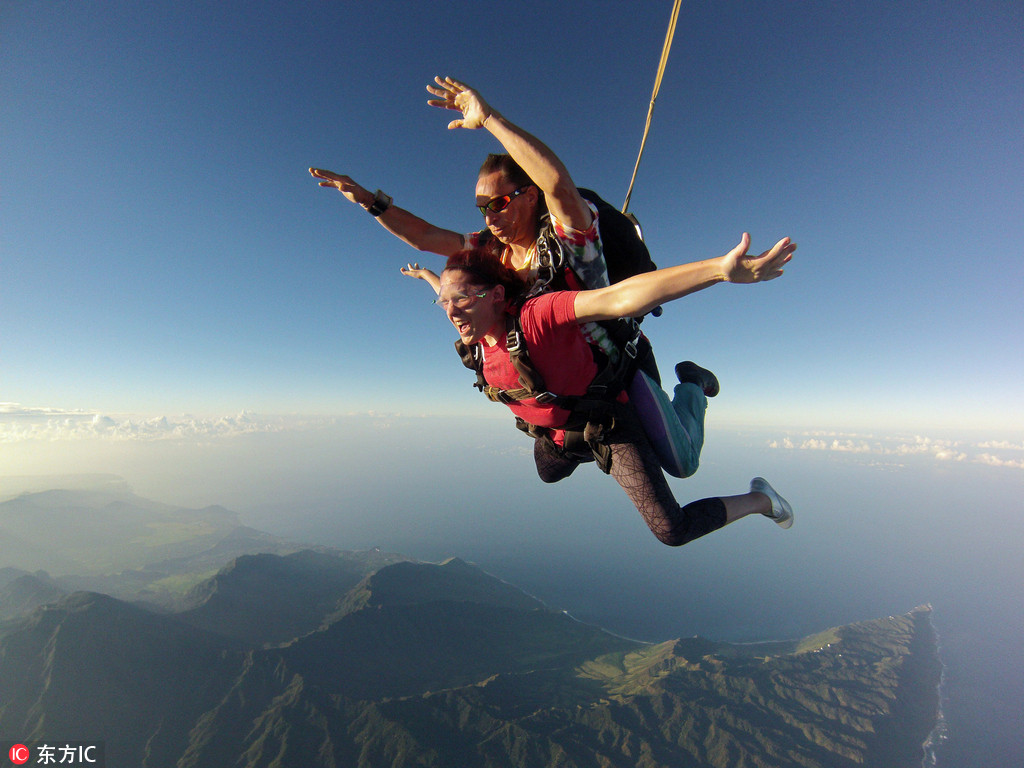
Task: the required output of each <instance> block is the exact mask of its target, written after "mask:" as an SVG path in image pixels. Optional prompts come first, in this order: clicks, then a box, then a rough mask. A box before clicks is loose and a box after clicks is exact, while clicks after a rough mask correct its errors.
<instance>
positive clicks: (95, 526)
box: [0, 482, 300, 604]
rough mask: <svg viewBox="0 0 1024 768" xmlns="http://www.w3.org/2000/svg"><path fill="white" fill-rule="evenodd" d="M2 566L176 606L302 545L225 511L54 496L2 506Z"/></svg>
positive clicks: (129, 498) (111, 495)
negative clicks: (205, 586) (193, 592)
mask: <svg viewBox="0 0 1024 768" xmlns="http://www.w3.org/2000/svg"><path fill="white" fill-rule="evenodd" d="M0 541H3V543H4V546H3V549H2V550H0V568H4V567H5V568H9V569H15V570H20V571H22V572H36V571H40V570H42V571H45V572H46V573H47V574H48V575H49V576H52V577H53V578H54V582H55V583H56V584H57V585H58V586H59V588H60V589H63V590H64V591H65V592H73V591H76V590H86V591H93V592H101V593H104V594H109V595H113V596H115V597H119V598H122V599H126V600H146V601H149V602H153V603H157V604H170V603H173V602H174V601H175V600H176V599H177V598H178V597H180V596H181V595H182V594H183V593H184V592H185V591H186V590H187V589H188V588H189V587H191V586H193V585H194V584H196V583H197V582H198V581H200V580H202V579H204V578H208V577H210V576H212V575H214V574H215V573H216V572H217V571H218V570H219V569H220V568H222V567H223V566H224V565H225V564H226V563H229V562H231V561H232V560H234V559H235V558H236V557H238V556H240V555H244V554H251V553H256V552H272V553H276V554H284V553H287V552H294V551H295V550H297V549H299V548H300V547H298V546H296V545H295V544H294V543H292V542H287V541H284V540H282V539H279V538H277V537H275V536H271V535H269V534H267V533H264V532H262V531H258V530H255V529H253V528H248V527H246V526H244V525H242V524H241V523H240V522H239V520H238V516H237V515H236V514H235V513H234V512H231V511H229V510H227V509H224V508H223V507H216V506H213V507H206V508H205V509H187V508H183V507H174V506H170V505H167V504H160V503H158V502H154V501H150V500H148V499H143V498H141V497H139V496H136V495H134V494H133V493H131V492H130V491H129V490H128V489H127V488H126V487H120V486H118V485H117V484H115V483H112V482H111V483H108V484H107V487H104V488H103V489H102V490H88V489H87V490H50V491H43V492H38V493H25V494H22V495H20V496H17V497H15V498H12V499H8V500H7V501H4V502H0Z"/></svg>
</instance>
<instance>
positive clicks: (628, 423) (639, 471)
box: [533, 407, 725, 547]
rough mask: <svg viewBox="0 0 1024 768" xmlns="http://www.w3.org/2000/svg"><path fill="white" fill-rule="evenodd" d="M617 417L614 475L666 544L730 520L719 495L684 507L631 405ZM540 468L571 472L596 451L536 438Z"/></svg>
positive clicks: (555, 475) (559, 476) (550, 475)
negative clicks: (581, 451)
mask: <svg viewBox="0 0 1024 768" xmlns="http://www.w3.org/2000/svg"><path fill="white" fill-rule="evenodd" d="M624 411H625V413H623V414H621V415H620V416H618V417H617V419H616V424H615V429H614V431H613V432H612V434H611V436H610V438H609V440H608V443H609V445H610V447H611V451H612V465H611V472H610V474H611V476H612V477H614V478H615V481H616V482H617V483H618V484H619V485H620V486H622V490H624V491H625V492H626V495H627V496H629V499H630V501H632V502H633V504H634V505H635V506H636V508H637V510H638V511H639V512H640V514H641V515H642V516H643V518H644V522H646V523H647V527H648V528H650V529H651V532H652V533H653V534H654V535H655V536H656V537H657V538H658V540H659V541H661V542H662V543H664V544H668V545H669V546H671V547H679V546H682V545H683V544H687V543H688V542H691V541H693V540H694V539H698V538H700V537H701V536H703V535H705V534H707V533H711V532H712V531H716V530H718V529H719V528H721V527H722V526H723V525H725V504H724V503H723V502H722V500H721V499H720V498H710V499H701V500H700V501H693V502H690V503H689V504H687V505H686V506H684V507H680V506H679V503H678V502H677V501H676V499H675V496H673V495H672V490H671V489H670V488H669V487H668V481H667V480H666V479H665V473H664V472H662V470H661V464H660V463H659V461H658V456H657V454H656V453H655V452H654V448H653V447H652V446H651V443H650V441H649V440H648V439H647V435H645V434H644V431H643V427H641V426H640V424H639V423H638V422H637V420H636V417H635V416H634V415H633V411H632V409H631V408H628V407H627V408H626V409H624ZM533 457H534V460H535V461H536V463H537V474H538V475H540V479H541V480H543V481H544V482H545V483H557V482H558V481H559V480H563V479H565V478H567V477H568V476H569V475H571V474H572V473H573V471H574V470H575V469H576V467H578V466H579V465H580V463H581V462H586V461H593V457H592V456H583V455H579V454H575V453H572V454H569V453H566V452H565V451H563V450H562V449H561V448H559V447H558V446H557V445H555V444H554V443H553V442H552V441H551V439H550V438H548V437H542V438H540V439H538V440H535V441H534V446H533Z"/></svg>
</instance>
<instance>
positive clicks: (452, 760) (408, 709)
mask: <svg viewBox="0 0 1024 768" xmlns="http://www.w3.org/2000/svg"><path fill="white" fill-rule="evenodd" d="M337 557H338V558H342V559H343V556H342V555H338V556H337ZM347 569H348V570H349V573H348V577H347V578H348V579H349V580H353V578H354V576H355V574H354V573H353V572H351V570H350V565H342V564H340V563H336V562H333V561H332V560H331V559H330V558H329V557H324V556H322V555H320V554H317V553H301V554H297V555H290V556H288V557H276V556H260V557H249V558H243V559H241V560H239V561H237V562H235V563H233V564H231V565H230V566H228V567H227V568H225V569H224V571H222V573H221V574H219V575H218V577H217V578H216V579H214V580H213V581H212V582H210V583H209V584H207V585H205V586H204V588H202V589H199V590H197V591H196V593H195V595H194V596H193V597H194V598H195V599H197V600H198V602H197V604H196V605H194V606H193V607H192V608H190V609H189V610H188V611H185V612H182V613H181V614H179V615H156V614H153V613H149V612H147V611H145V610H142V609H140V608H138V607H133V606H130V605H127V604H125V603H123V602H120V601H117V600H114V599H112V598H109V597H105V596H99V595H95V594H86V593H79V594H75V595H72V596H70V597H67V598H64V599H63V600H61V601H60V602H58V603H57V604H55V605H53V606H49V607H45V608H40V609H38V610H36V611H35V612H34V613H33V614H32V615H31V616H29V617H26V618H23V619H22V620H20V621H19V622H17V623H15V624H9V625H7V626H6V627H5V628H4V629H3V630H0V732H3V733H17V734H20V735H22V736H23V738H24V740H25V741H26V742H28V741H31V740H33V739H42V738H48V739H61V738H64V739H67V738H70V736H69V734H72V733H73V734H81V733H93V734H102V735H103V736H104V738H105V740H106V754H107V759H108V765H109V766H111V767H112V768H119V767H121V766H123V767H124V768H136V766H153V767H155V766H161V767H163V766H175V765H177V766H181V767H182V768H184V767H185V766H192V767H194V768H206V767H209V768H223V766H225V765H239V766H249V767H251V768H256V767H257V766H267V767H268V768H269V767H270V766H284V765H302V766H337V765H352V766H372V768H381V767H383V766H404V765H425V766H446V767H447V766H455V765H457V766H460V767H464V768H471V767H472V766H507V765H509V764H515V765H521V766H630V768H634V767H635V766H666V767H667V766H673V768H675V767H676V766H679V765H682V764H685V765H694V766H730V767H732V766H765V767H766V768H767V766H772V768H783V767H784V766H798V765H799V766H802V767H804V768H813V766H822V768H824V767H825V766H828V767H829V768H833V767H836V766H851V767H852V766H854V765H858V766H871V765H874V766H879V768H880V767H881V766H886V768H899V767H900V766H904V765H906V766H911V765H915V763H914V758H915V755H916V757H917V765H919V764H920V756H919V754H918V753H916V752H915V750H916V749H918V747H919V745H920V743H921V741H922V740H923V739H924V737H925V735H926V734H927V733H928V731H929V730H930V728H931V726H932V721H933V719H934V714H935V704H936V701H935V685H936V683H937V679H938V666H937V659H936V654H935V638H934V635H933V634H932V632H931V626H930V622H929V614H928V611H927V610H926V609H919V610H918V611H915V612H914V613H913V614H910V615H907V616H900V617H892V618H888V619H881V620H878V621H874V622H866V623H863V624H856V625H851V626H849V627H841V628H837V629H833V630H830V631H828V632H827V633H825V634H823V635H821V636H819V637H816V638H809V639H808V640H807V641H804V642H801V643H787V644H778V643H776V644H771V645H765V646H734V645H729V644H724V643H714V642H711V641H707V640H703V639H700V638H691V639H687V640H680V641H674V642H669V643H663V644H661V645H657V646H649V645H644V644H640V643H637V642H634V641H627V640H623V639H621V638H617V637H614V636H612V635H609V634H607V633H605V632H603V631H602V630H600V629H598V628H596V627H589V626H586V625H582V624H579V623H578V622H575V621H573V620H572V619H570V618H569V617H568V616H566V615H565V614H562V613H560V612H554V611H551V610H548V609H546V608H545V607H544V606H542V605H541V604H539V603H537V602H536V601H534V600H532V599H531V598H529V597H528V596H526V595H524V594H523V593H522V592H519V591H517V590H515V589H514V588H513V587H511V586H509V585H507V584H504V583H503V582H500V581H498V580H497V579H494V578H493V577H491V576H489V575H488V574H486V573H484V572H482V571H480V570H479V569H478V568H476V567H475V566H472V565H469V564H467V563H464V562H462V561H459V560H452V561H449V562H447V563H444V564H440V565H429V564H423V563H407V562H398V563H392V564H388V565H385V566H384V567H383V568H381V569H380V570H378V571H377V572H375V573H374V574H373V575H371V576H369V577H368V578H365V579H361V580H359V581H358V582H356V583H353V584H352V586H351V587H350V588H349V590H348V592H347V593H346V592H339V593H337V594H333V595H332V594H329V592H330V590H328V589H326V588H323V589H320V588H311V589H309V590H308V597H304V595H307V592H304V591H303V590H302V589H301V588H300V586H301V584H302V583H303V581H306V582H314V581H316V580H317V575H318V574H331V573H333V574H334V576H333V578H335V579H336V586H337V587H339V588H343V587H344V583H345V577H343V576H342V574H343V573H344V572H345V571H346V570H347ZM304 577H308V578H304ZM274 579H281V580H282V582H283V584H282V586H281V588H280V589H277V590H276V591H275V590H274V589H268V590H266V591H262V590H264V588H265V587H267V585H269V584H270V583H271V582H273V580H274ZM310 586H311V587H312V584H310ZM247 589H248V590H250V591H248V592H247V591H246V590H247ZM228 596H234V597H240V598H243V601H242V604H241V607H240V606H239V604H238V603H236V602H235V600H234V599H228ZM261 598H262V599H261ZM291 601H297V602H299V603H302V605H299V606H293V608H292V609H291V612H290V613H289V614H288V615H287V616H286V617H284V618H282V619H280V620H273V616H274V614H275V613H276V612H277V611H278V610H279V609H280V608H281V607H282V605H284V604H287V603H289V602H291ZM261 604H262V606H263V611H262V613H261V611H260V606H261ZM339 606H346V607H345V608H344V609H342V610H339V609H338V608H339ZM325 608H326V609H328V610H327V612H326V613H325V615H324V616H323V623H322V626H320V625H319V624H318V628H314V629H313V630H309V631H307V629H308V627H309V626H310V625H311V624H312V623H313V622H314V621H316V620H317V618H316V617H317V614H318V613H320V612H321V611H324V609H325ZM261 621H267V622H269V623H272V624H273V627H274V629H273V632H270V633H268V632H266V631H263V630H262V629H259V625H260V622H261ZM200 624H202V625H204V627H206V628H204V627H201V626H199V625H200ZM289 624H292V625H293V626H294V627H295V628H296V631H297V636H296V638H295V639H294V640H293V641H292V642H290V643H288V644H286V645H283V646H281V647H277V648H263V647H262V646H263V644H264V643H265V642H266V641H267V637H268V636H272V635H274V634H279V633H280V632H281V631H282V630H283V628H284V627H285V626H287V625H289ZM245 626H255V627H257V628H258V630H259V631H256V632H255V634H254V636H253V637H251V638H249V639H248V640H246V638H244V637H243V636H242V629H243V628H244V627H245ZM218 627H220V628H221V630H220V631H217V632H215V631H212V630H211V628H212V629H216V628H218ZM225 628H228V629H227V630H226V629H225ZM228 635H234V637H229V636H228ZM915 768H916V765H915Z"/></svg>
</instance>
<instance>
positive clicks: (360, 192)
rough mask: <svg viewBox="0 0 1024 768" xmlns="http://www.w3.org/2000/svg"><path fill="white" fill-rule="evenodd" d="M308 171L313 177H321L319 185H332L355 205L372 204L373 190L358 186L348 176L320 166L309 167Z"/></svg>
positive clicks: (365, 206) (367, 205) (364, 206)
mask: <svg viewBox="0 0 1024 768" xmlns="http://www.w3.org/2000/svg"><path fill="white" fill-rule="evenodd" d="M309 173H310V175H311V176H312V177H313V178H314V179H323V181H321V182H320V186H321V187H334V188H335V189H336V190H338V191H339V192H341V194H343V195H344V196H345V197H347V198H348V199H349V200H351V201H352V202H353V203H355V204H356V205H361V206H362V207H363V208H369V207H370V206H371V205H373V192H370V191H369V190H368V189H366V188H365V187H361V186H359V185H358V184H356V183H355V182H354V181H352V179H351V178H349V177H348V176H345V175H343V174H340V173H335V172H334V171H325V170H322V169H320V168H310V169H309Z"/></svg>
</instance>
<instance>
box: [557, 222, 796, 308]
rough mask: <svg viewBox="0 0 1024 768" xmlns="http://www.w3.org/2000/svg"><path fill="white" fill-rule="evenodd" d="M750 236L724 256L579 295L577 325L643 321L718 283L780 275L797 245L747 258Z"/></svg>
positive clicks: (780, 245)
mask: <svg viewBox="0 0 1024 768" xmlns="http://www.w3.org/2000/svg"><path fill="white" fill-rule="evenodd" d="M749 247H750V235H749V234H747V233H746V232H744V233H743V237H742V238H741V239H740V242H739V244H738V245H737V246H736V247H735V248H733V249H732V250H731V251H729V252H728V253H727V254H725V255H724V256H719V257H718V258H714V259H707V260H705V261H695V262H692V263H690V264H680V265H679V266H676V267H667V268H666V269H659V270H656V271H654V272H645V273H643V274H639V275H634V276H633V277H630V278H628V279H626V280H623V281H622V282H619V283H615V284H614V285H609V286H607V287H606V288H598V289H595V290H591V291H580V292H579V293H578V294H576V301H575V309H576V321H577V322H580V323H586V322H591V321H594V320H612V319H614V318H617V317H639V316H641V315H644V314H646V313H647V312H650V311H651V310H652V309H654V308H655V307H657V306H660V305H662V304H665V303H667V302H670V301H674V300H676V299H679V298H682V297H683V296H686V295H688V294H691V293H695V292H697V291H702V290H704V289H705V288H710V287H711V286H712V285H715V284H716V283H760V282H764V281H766V280H774V279H775V278H777V277H779V276H781V275H782V271H783V270H782V268H783V267H784V266H785V265H786V264H788V263H789V261H790V259H792V258H793V251H795V250H796V243H793V242H791V241H790V239H789V238H788V237H784V238H782V239H781V240H779V242H777V243H776V244H775V245H774V246H772V248H770V249H769V250H767V251H765V252H764V253H762V254H760V255H758V256H752V255H750V254H748V253H747V249H748V248H749Z"/></svg>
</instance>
